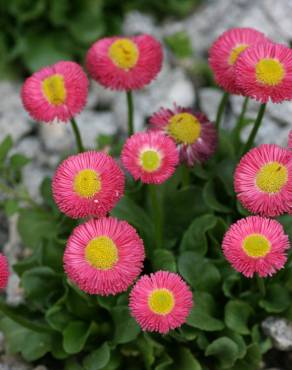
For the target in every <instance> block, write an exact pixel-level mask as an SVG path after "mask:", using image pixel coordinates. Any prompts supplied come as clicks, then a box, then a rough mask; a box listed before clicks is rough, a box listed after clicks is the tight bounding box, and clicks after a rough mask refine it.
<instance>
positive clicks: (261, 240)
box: [242, 234, 271, 258]
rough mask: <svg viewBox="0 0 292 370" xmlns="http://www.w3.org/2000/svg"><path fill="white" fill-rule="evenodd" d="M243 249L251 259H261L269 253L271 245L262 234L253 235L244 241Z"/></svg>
mask: <svg viewBox="0 0 292 370" xmlns="http://www.w3.org/2000/svg"><path fill="white" fill-rule="evenodd" d="M242 247H243V250H244V251H245V253H246V254H247V255H248V256H249V257H253V258H259V257H264V256H265V255H267V254H268V253H269V251H270V249H271V244H270V242H269V240H268V239H267V238H266V237H265V236H263V235H261V234H251V235H248V236H247V237H246V238H245V239H244V240H243V242H242Z"/></svg>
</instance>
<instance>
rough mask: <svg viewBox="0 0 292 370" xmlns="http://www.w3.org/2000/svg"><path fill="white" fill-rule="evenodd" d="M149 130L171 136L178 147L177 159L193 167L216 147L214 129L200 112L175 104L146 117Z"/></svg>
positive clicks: (203, 160)
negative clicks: (148, 118) (148, 117)
mask: <svg viewBox="0 0 292 370" xmlns="http://www.w3.org/2000/svg"><path fill="white" fill-rule="evenodd" d="M149 123H150V130H153V131H160V132H163V133H165V134H166V135H168V136H170V137H171V138H172V139H173V140H174V141H175V142H176V145H177V147H178V150H179V156H180V162H181V163H186V164H187V165H188V166H193V165H194V164H196V163H201V162H205V161H206V160H207V159H208V158H209V157H210V156H211V155H212V154H213V153H214V152H215V150H216V147H217V141H218V138H217V131H216V128H215V126H214V124H213V123H211V122H210V121H209V120H208V118H207V117H206V116H205V115H204V114H203V113H194V112H192V110H191V109H188V108H182V107H178V106H176V105H174V107H173V109H172V110H171V109H165V108H161V109H160V110H159V111H158V112H156V113H154V114H153V115H152V117H150V120H149Z"/></svg>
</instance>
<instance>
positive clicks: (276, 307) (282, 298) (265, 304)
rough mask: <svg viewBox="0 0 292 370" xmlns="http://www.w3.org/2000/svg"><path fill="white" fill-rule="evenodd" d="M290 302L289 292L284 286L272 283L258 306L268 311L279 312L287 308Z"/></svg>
mask: <svg viewBox="0 0 292 370" xmlns="http://www.w3.org/2000/svg"><path fill="white" fill-rule="evenodd" d="M290 303H291V298H290V294H289V292H288V290H287V288H286V287H284V286H282V285H280V284H272V285H269V286H268V288H267V294H266V296H265V298H264V299H262V300H260V302H259V306H260V307H262V308H263V309H264V310H265V311H267V312H269V313H279V312H283V311H285V310H287V308H288V307H289V305H290Z"/></svg>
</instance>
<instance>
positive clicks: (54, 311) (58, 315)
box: [45, 304, 74, 332]
mask: <svg viewBox="0 0 292 370" xmlns="http://www.w3.org/2000/svg"><path fill="white" fill-rule="evenodd" d="M45 317H46V320H47V322H48V323H49V325H50V326H51V327H52V328H53V329H54V330H57V331H60V332H63V330H64V329H65V327H66V326H67V324H68V322H70V321H72V320H73V318H74V316H72V315H71V314H70V313H69V312H68V311H67V310H66V308H65V307H64V306H62V305H59V304H55V305H53V306H51V307H50V308H49V309H48V310H47V312H46V315H45Z"/></svg>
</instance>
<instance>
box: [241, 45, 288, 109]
mask: <svg viewBox="0 0 292 370" xmlns="http://www.w3.org/2000/svg"><path fill="white" fill-rule="evenodd" d="M235 68H236V76H237V77H236V82H237V84H238V86H239V88H240V89H241V90H242V91H243V93H244V94H245V95H246V96H249V97H251V98H254V99H256V100H259V101H260V102H262V103H267V102H268V101H269V100H270V99H271V100H272V101H273V102H274V103H280V102H282V101H284V100H291V99H292V87H291V86H292V51H291V49H290V48H288V47H286V46H284V45H280V44H273V43H271V42H263V43H258V44H256V45H254V46H252V47H250V48H248V50H246V51H245V52H244V53H242V54H241V55H240V57H239V58H238V60H237V63H236V67H235Z"/></svg>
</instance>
